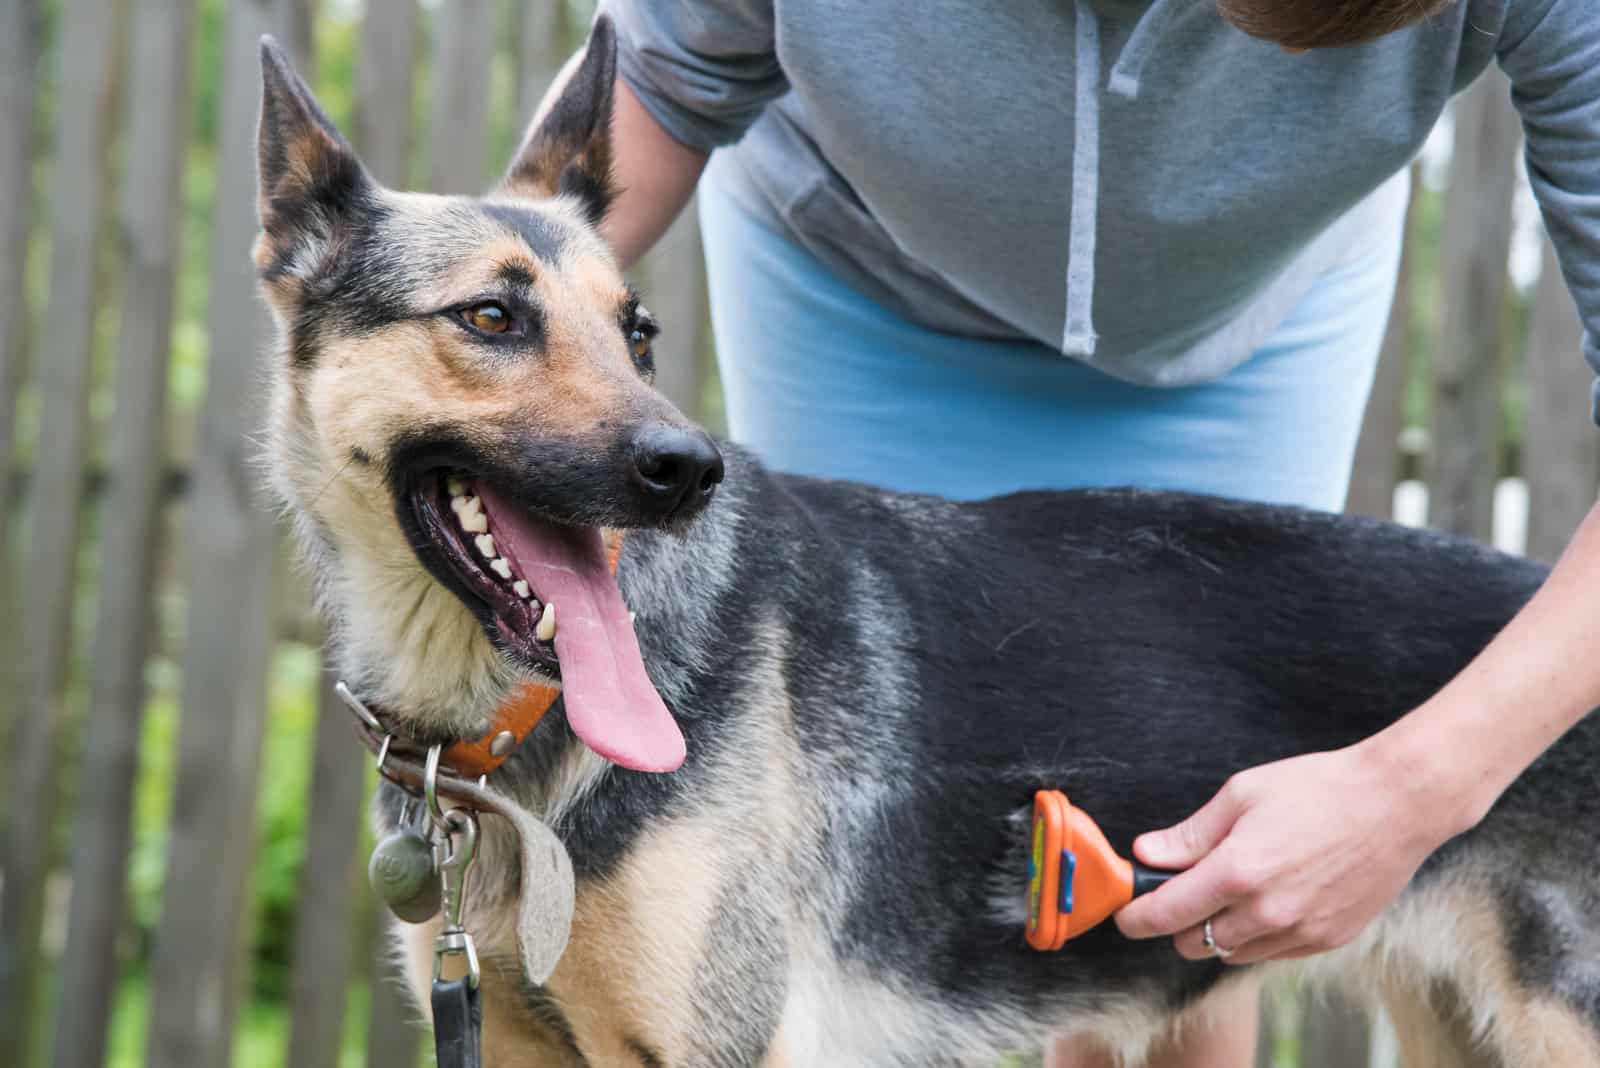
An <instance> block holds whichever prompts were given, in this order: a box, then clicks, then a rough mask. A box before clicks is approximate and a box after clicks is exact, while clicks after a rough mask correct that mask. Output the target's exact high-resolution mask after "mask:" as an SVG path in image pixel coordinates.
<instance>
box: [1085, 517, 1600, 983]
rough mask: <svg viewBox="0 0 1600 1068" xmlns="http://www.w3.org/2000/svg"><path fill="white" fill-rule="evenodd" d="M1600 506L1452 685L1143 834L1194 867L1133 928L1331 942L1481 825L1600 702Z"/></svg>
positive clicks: (1222, 940) (1250, 777) (1274, 944)
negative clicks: (1385, 723) (1386, 721)
mask: <svg viewBox="0 0 1600 1068" xmlns="http://www.w3.org/2000/svg"><path fill="white" fill-rule="evenodd" d="M1597 591H1600V506H1597V507H1596V508H1595V509H1594V510H1592V511H1590V513H1589V515H1588V516H1587V517H1586V518H1585V519H1584V521H1583V523H1582V524H1581V525H1580V526H1579V528H1578V531H1577V533H1576V534H1575V535H1574V537H1573V539H1572V542H1571V543H1570V544H1569V545H1568V547H1567V551H1566V552H1565V553H1564V554H1562V557H1561V560H1560V561H1559V562H1558V563H1557V564H1556V566H1555V569H1554V570H1553V571H1552V572H1551V573H1550V577H1549V578H1548V579H1547V580H1546V581H1545V584H1544V586H1543V587H1542V588H1541V589H1540V590H1539V592H1538V593H1537V594H1536V595H1535V596H1534V597H1533V599H1532V600H1530V601H1529V602H1528V604H1527V605H1526V606H1525V607H1524V608H1523V610H1522V611H1521V612H1519V613H1518V614H1517V615H1516V617H1515V618H1513V619H1512V621H1511V622H1510V623H1509V624H1508V625H1507V626H1506V628H1505V629H1504V630H1503V631H1502V632H1501V633H1500V634H1499V635H1498V636H1497V637H1496V638H1495V640H1494V641H1493V642H1491V643H1490V644H1489V646H1488V648H1486V649H1485V650H1484V651H1483V652H1482V653H1481V654H1480V655H1479V656H1478V657H1477V658H1476V659H1475V660H1473V661H1472V663H1471V664H1469V665H1468V666H1467V667H1466V669H1465V670H1463V671H1462V672H1461V673H1460V674H1459V675H1458V676H1456V678H1455V679H1453V680H1452V681H1451V682H1450V683H1449V684H1448V685H1447V686H1445V688H1444V689H1443V690H1441V691H1439V693H1438V694H1437V695H1436V696H1434V697H1433V698H1432V699H1431V700H1429V701H1428V702H1427V703H1426V704H1424V705H1422V706H1421V707H1420V708H1418V709H1416V710H1415V711H1413V712H1411V713H1410V714H1409V715H1407V716H1405V717H1403V718H1402V719H1400V720H1399V721H1397V722H1396V723H1394V724H1393V725H1392V726H1390V727H1389V728H1387V729H1386V730H1383V731H1381V732H1379V733H1378V734H1376V735H1374V736H1373V737H1371V738H1368V739H1367V740H1365V741H1363V742H1360V743H1358V744H1356V745H1353V746H1350V747H1349V748H1347V749H1341V750H1337V751H1335V752H1332V753H1314V754H1312V755H1310V756H1303V757H1295V758H1293V759H1290V760H1283V761H1279V762H1277V763H1275V764H1267V765H1264V766H1262V767H1259V768H1252V769H1250V770H1249V771H1245V772H1241V773H1240V774H1238V775H1235V776H1234V777H1233V778H1232V779H1230V780H1229V781H1228V783H1227V785H1226V786H1224V787H1223V789H1222V790H1221V792H1220V793H1218V795H1217V796H1216V798H1215V799H1213V800H1212V801H1211V802H1210V803H1209V804H1207V805H1206V806H1205V807H1204V808H1202V809H1201V810H1200V811H1199V812H1197V813H1195V814H1194V815H1193V816H1191V817H1190V818H1189V819H1187V820H1185V821H1184V822H1183V823H1180V824H1178V825H1176V826H1174V827H1170V828H1168V829H1166V830H1164V831H1159V832H1155V833H1153V834H1147V835H1144V836H1143V837H1141V838H1140V839H1139V840H1138V841H1137V842H1135V843H1134V851H1135V853H1136V854H1137V855H1138V857H1139V859H1140V860H1142V861H1144V862H1145V863H1146V864H1150V865H1152V866H1154V867H1165V868H1185V867H1189V866H1190V865H1193V867H1190V868H1189V870H1188V871H1186V872H1185V873H1184V874H1183V875H1180V876H1179V877H1177V878H1176V879H1174V880H1172V882H1170V883H1169V884H1167V885H1166V886H1165V887H1163V888H1162V889H1161V890H1159V891H1157V892H1155V893H1153V894H1151V895H1149V896H1148V897H1144V898H1140V899H1139V900H1137V901H1135V902H1134V903H1133V904H1131V905H1129V906H1128V907H1127V908H1125V909H1123V910H1122V912H1121V913H1119V914H1118V916H1117V924H1118V926H1120V927H1121V928H1122V931H1123V933H1124V934H1126V935H1128V936H1129V937H1130V938H1151V937H1155V936H1158V935H1167V934H1170V935H1176V936H1177V937H1176V943H1177V947H1178V951H1179V952H1180V953H1182V954H1183V955H1184V956H1186V957H1193V958H1197V959H1198V958H1200V957H1204V956H1207V955H1208V951H1207V950H1206V948H1205V947H1204V945H1203V944H1202V941H1201V925H1202V924H1204V923H1205V921H1206V920H1207V919H1210V920H1212V934H1213V937H1214V938H1215V940H1216V943H1217V944H1218V945H1220V946H1222V947H1224V948H1225V949H1228V950H1232V951H1233V952H1232V954H1231V955H1230V956H1229V958H1228V960H1229V963H1239V964H1248V963H1252V962H1255V961H1260V960H1271V959H1280V958H1288V957H1299V956H1306V955H1308V954H1311V953H1320V952H1322V951H1324V950H1328V949H1332V948H1334V947H1336V946H1340V945H1343V944H1344V943H1346V942H1348V941H1350V940H1351V939H1353V938H1354V937H1355V936H1356V935H1357V934H1359V933H1360V931H1361V930H1362V928H1364V927H1365V926H1366V925H1367V924H1368V923H1370V922H1371V921H1372V920H1373V919H1374V918H1375V917H1376V916H1377V914H1378V913H1379V912H1380V911H1382V909H1383V908H1384V907H1385V906H1387V905H1388V904H1389V903H1390V902H1391V901H1393V900H1394V898H1395V897H1396V896H1397V895H1398V894H1399V892H1400V890H1401V889H1402V888H1403V887H1404V886H1405V884H1406V883H1407V882H1408V881H1409V880H1410V879H1411V876H1412V875H1413V874H1415V873H1416V870H1417V868H1418V867H1419V866H1420V865H1421V864H1422V861H1423V860H1424V859H1425V858H1426V857H1427V856H1428V854H1429V853H1431V852H1433V851H1434V850H1435V849H1437V848H1438V847H1439V846H1440V845H1442V844H1444V842H1445V841H1447V840H1448V839H1450V838H1451V837H1453V836H1455V835H1457V834H1459V833H1461V832H1462V831H1464V830H1467V829H1468V828H1470V827H1472V826H1473V825H1474V824H1476V823H1477V822H1478V821H1479V820H1480V819H1482V818H1483V816H1484V814H1485V813H1486V812H1488V810H1489V808H1490V806H1491V805H1493V803H1494V801H1495V799H1496V798H1497V797H1499V796H1500V794H1501V793H1502V792H1503V791H1504V790H1505V788H1506V787H1507V786H1509V785H1510V784H1511V782H1512V781H1513V780H1514V779H1515V778H1516V777H1517V776H1518V775H1520V774H1521V773H1522V771H1523V770H1524V769H1525V768H1527V766H1528V765H1529V764H1531V763H1532V762H1533V761H1534V760H1535V759H1536V758H1537V757H1538V756H1539V754H1540V753H1542V752H1544V750H1545V749H1546V748H1548V747H1549V746H1550V745H1551V744H1552V743H1554V742H1555V741H1556V739H1558V738H1560V737H1561V735H1562V734H1564V733H1566V731H1567V730H1569V729H1570V728H1571V727H1572V726H1573V724H1575V723H1577V722H1578V721H1579V720H1580V719H1582V718H1583V717H1584V716H1585V715H1587V714H1588V712H1589V711H1590V710H1591V709H1592V708H1594V707H1595V706H1596V705H1600V629H1597V628H1596V627H1595V625H1594V606H1595V600H1596V592H1597Z"/></svg>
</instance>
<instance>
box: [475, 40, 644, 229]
mask: <svg viewBox="0 0 1600 1068" xmlns="http://www.w3.org/2000/svg"><path fill="white" fill-rule="evenodd" d="M562 77H563V78H564V80H558V83H557V84H558V85H559V86H560V89H559V90H558V92H557V95H556V97H555V99H554V100H553V101H552V100H546V102H545V106H544V107H542V108H541V109H540V114H539V115H538V116H536V117H535V118H534V120H533V125H532V126H531V127H530V128H529V129H528V133H527V135H526V136H525V137H524V138H523V139H522V147H520V148H518V149H517V154H516V155H515V156H514V157H513V158H512V160H511V167H510V169H509V170H508V171H507V172H506V177H505V181H504V182H502V183H501V189H502V190H503V191H505V192H507V193H511V194H514V195H520V196H535V197H553V196H556V195H558V194H569V195H572V196H575V197H577V198H578V199H579V200H580V201H582V203H583V210H584V213H585V214H586V215H587V216H588V217H589V221H590V222H591V223H593V224H596V225H598V224H599V222H600V220H601V219H602V218H604V217H605V214H606V209H607V208H608V207H610V206H611V197H612V195H613V193H614V192H615V190H614V189H613V187H612V185H611V87H612V84H613V83H614V82H615V81H616V77H617V33H616V30H615V29H614V28H613V27H612V25H611V19H610V18H609V17H607V16H606V15H600V16H598V17H597V18H596V19H595V20H594V26H593V28H591V29H590V30H589V43H588V45H587V46H586V47H585V48H584V52H583V58H582V59H581V60H580V61H578V65H577V67H576V68H575V69H574V68H570V67H569V69H568V70H567V71H563V72H562Z"/></svg>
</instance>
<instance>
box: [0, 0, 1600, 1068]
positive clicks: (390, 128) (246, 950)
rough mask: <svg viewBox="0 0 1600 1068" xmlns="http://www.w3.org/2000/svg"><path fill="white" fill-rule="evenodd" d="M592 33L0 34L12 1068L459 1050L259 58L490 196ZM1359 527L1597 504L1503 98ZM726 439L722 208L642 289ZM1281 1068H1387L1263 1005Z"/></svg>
mask: <svg viewBox="0 0 1600 1068" xmlns="http://www.w3.org/2000/svg"><path fill="white" fill-rule="evenodd" d="M591 14H592V3H590V2H589V0H570V2H564V0H422V2H420V3H418V2H415V0H366V2H364V3H363V2H362V0H0V476H4V481H0V491H3V494H4V495H3V496H0V548H3V550H4V552H3V560H0V562H3V563H4V565H5V566H4V567H3V568H0V738H3V739H4V740H5V745H4V747H3V748H0V770H3V774H4V782H3V784H0V804H3V805H4V808H3V809H0V832H3V837H0V1065H4V1066H7V1068H34V1066H43V1065H51V1066H63V1068H65V1066H73V1068H91V1066H99V1065H102V1064H110V1065H116V1066H119V1068H122V1066H132V1065H140V1064H148V1065H159V1066H180V1065H181V1066H210V1065H227V1064H236V1065H243V1066H251V1068H254V1066H267V1065H283V1064H291V1065H294V1066H296V1068H325V1066H332V1065H335V1064H337V1065H339V1066H341V1068H356V1066H361V1065H371V1066H374V1068H378V1066H382V1068H396V1066H409V1065H415V1064H419V1063H425V1061H426V1059H427V1058H428V1056H429V1054H428V1052H427V1051H426V1050H424V1049H423V1047H424V1046H425V1045H426V1043H425V1042H424V1041H422V1037H423V1036H422V1033H421V1031H420V1030H419V1029H418V1028H417V1026H416V1024H415V1016H414V1013H413V1012H412V1011H411V1009H410V1008H409V1007H408V1006H407V1005H406V1004H405V1003H404V1001H403V1000H402V999H401V997H400V995H399V992H398V989H397V988H396V987H395V985H394V980H393V973H392V971H391V968H390V965H389V962H388V960H387V957H386V955H385V953H384V951H383V948H382V945H381V939H380V937H379V935H378V930H379V918H378V915H377V911H376V907H375V905H374V902H373V900H372V898H371V895H370V894H369V893H368V892H367V889H366V884H365V879H364V877H363V871H364V868H365V863H366V857H367V848H366V847H367V846H368V845H369V843H368V841H367V831H366V826H365V817H364V813H365V806H366V803H367V798H368V797H369V795H370V791H371V789H372V787H373V778H374V777H373V774H372V772H371V768H370V761H369V760H367V759H366V758H365V756H364V755H363V753H362V751H361V750H359V749H358V748H357V746H356V745H355V743H354V740H353V736H352V734H351V731H350V729H349V725H348V722H347V714H346V713H345V712H344V711H343V710H342V709H340V708H339V707H337V706H336V705H335V704H334V703H333V702H332V701H331V699H330V693H329V686H330V682H331V680H330V679H329V677H328V676H327V675H326V673H324V672H323V670H322V657H321V653H320V646H321V638H322V635H321V631H320V628H319V625H318V623H317V620H316V619H315V617H314V614H313V613H312V611H311V607H310V603H309V596H308V593H307V590H306V587H305V584H304V582H303V580H302V578H301V576H299V575H298V574H297V572H296V570H295V568H294V566H293V564H292V560H291V557H290V555H289V553H288V552H287V550H286V547H285V542H284V532H283V531H282V529H281V528H280V526H279V525H278V523H277V522H276V520H275V517H274V516H273V515H272V514H271V513H270V511H268V510H267V509H266V508H264V507H263V506H262V504H261V502H260V500H259V498H258V497H257V496H256V493H255V489H256V486H257V485H258V483H259V481H260V479H259V475H258V472H257V471H256V470H255V468H254V467H253V464H254V462H255V461H254V456H255V443H254V442H255V437H256V434H257V432H258V430H259V427H260V425H261V419H262V391H261V389H260V387H261V385H262V377H263V364H262V360H263V352H264V345H265V343H266V337H267V322H266V318H265V314H264V312H263V311H262V310H261V308H260V306H259V305H258V303H257V301H256V298H255V295H254V278H253V274H252V270H251V265H250V261H249V246H250V242H251V240H252V238H253V236H254V227H255V219H254V177H253V167H254V163H253V150H254V141H253V138H254V125H255V118H256V105H257V94H258V71H257V63H256V41H257V38H258V37H259V36H260V34H262V33H273V34H275V35H276V36H277V37H278V39H279V40H280V41H281V42H282V43H284V45H285V46H286V47H287V48H289V50H290V51H291V52H292V53H293V54H294V55H295V56H296V59H297V62H298V64H299V66H300V68H301V70H302V71H303V72H305V73H306V75H307V76H308V78H309V79H310V80H311V81H312V83H313V84H314V86H315V88H316V90H317V93H318V95H319V96H320V98H321V100H322V101H323V103H324V105H325V106H326V108H327V109H328V111H329V112H330V114H331V115H332V117H333V118H334V120H335V121H336V122H337V123H338V124H339V125H340V126H341V128H342V129H343V130H345V131H346V133H347V134H348V135H349V136H350V137H351V139H352V140H353V142H354V143H355V145H356V147H357V149H358V151H360V152H361V153H362V155H363V157H364V158H365V160H366V161H367V163H368V165H369V167H370V168H371V169H372V170H373V172H374V173H375V174H376V175H377V177H378V178H379V179H380V180H382V181H384V182H386V183H387V184H390V185H394V186H406V187H411V188H419V189H430V190H437V191H445V192H477V191H481V190H482V189H484V188H485V187H486V186H487V185H488V184H489V182H490V181H491V180H492V178H493V177H494V176H495V175H496V174H497V173H498V172H499V169H500V168H501V167H502V166H503V165H504V163H505V160H506V158H507V156H508V155H509V153H510V151H511V148H512V147H513V145H514V144H515V141H516V139H517V137H518V136H519V134H520V132H521V130H522V127H523V125H524V123H525V122H526V120H527V118H528V117H529V116H530V115H531V113H532V111H533V108H534V105H535V103H536V102H537V100H538V99H539V98H540V96H541V95H542V93H543V91H544V89H545V87H546V86H547V85H548V84H549V81H550V79H551V77H552V76H553V74H554V72H555V70H556V69H557V67H558V66H559V64H560V63H561V61H562V60H563V59H564V58H565V57H566V56H567V55H568V54H570V52H571V51H572V50H573V49H574V48H576V47H577V45H578V43H579V42H580V40H581V37H582V33H583V30H584V27H585V26H586V25H587V22H588V19H589V17H590V15H591ZM1415 172H1416V178H1417V188H1418V192H1417V195H1416V197H1415V198H1414V201H1413V206H1412V212H1411V221H1410V236H1409V240H1408V245H1407V251H1406V263H1405V267H1404V270H1403V275H1402V289H1401V293H1400V297H1399V300H1398V301H1397V304H1396V310H1395V314H1394V316H1393V318H1392V320H1391V322H1390V324H1389V335H1388V342H1387V345H1386V349H1385V353H1384V357H1383V362H1382V365H1381V369H1380V373H1379V381H1378V384H1377V387H1376V389H1375V392H1374V400H1373V404H1372V408H1371V410H1370V412H1369V415H1368V419H1367V425H1366V427H1365V429H1364V431H1363V437H1362V444H1361V449H1360V455H1359V457H1358V461H1357V474H1356V480H1355V485H1354V488H1353V490H1352V494H1351V502H1350V507H1351V508H1352V510H1355V511H1361V512H1365V513H1368V514H1375V515H1382V516H1391V515H1393V516H1397V517H1398V518H1400V519H1402V521H1405V522H1411V523H1430V524H1432V525H1435V526H1439V527H1441V528H1444V529H1450V530H1455V531H1460V532H1465V533H1469V534H1472V535H1475V536H1477V537H1480V538H1483V539H1485V540H1493V541H1494V542H1495V543H1496V544H1498V545H1500V546H1501V547H1503V548H1506V549H1508V550H1510V551H1513V552H1528V553H1530V554H1532V555H1535V556H1541V557H1546V558H1548V557H1550V556H1551V555H1553V554H1554V553H1555V552H1557V551H1559V548H1560V546H1561V545H1562V543H1563V542H1564V540H1565V538H1566V537H1567V536H1568V535H1569V534H1570V533H1571V531H1572V530H1573V529H1574V527H1575V526H1576V525H1577V522H1578V520H1579V518H1581V516H1582V515H1583V513H1584V512H1585V511H1586V510H1587V508H1588V507H1589V505H1590V504H1591V503H1592V502H1593V501H1594V499H1595V493H1596V483H1597V476H1600V437H1597V435H1596V432H1595V430H1594V428H1593V427H1592V426H1591V425H1590V423H1589V381H1590V375H1589V373H1588V371H1587V370H1586V369H1585V367H1584V366H1583V363H1582V360H1581V358H1580V355H1579V332H1578V324H1577V318H1576V313H1575V311H1574V309H1573V307H1572V304H1571V301H1570V298H1569V297H1568V296H1567V294H1566V291H1565V289H1564V288H1563V287H1562V285H1561V283H1560V279H1559V276H1558V274H1557V272H1556V270H1555V268H1554V266H1553V260H1552V257H1551V253H1550V250H1549V246H1548V242H1547V241H1546V240H1545V238H1544V235H1543V232H1542V230H1541V228H1540V224H1539V220H1538V217H1537V212H1536V210H1535V209H1534V208H1533V206H1532V202H1531V200H1530V199H1529V198H1528V195H1527V191H1526V181H1525V178H1524V177H1523V175H1522V173H1521V163H1520V136H1519V133H1518V129H1517V124H1516V120H1515V118H1514V116H1513V115H1512V114H1511V112H1510V108H1509V105H1508V103H1507V97H1506V86H1505V83H1504V82H1503V80H1501V79H1500V78H1499V77H1498V76H1491V77H1488V78H1485V79H1483V80H1482V81H1481V82H1480V84H1479V85H1478V87H1476V88H1474V89H1473V90H1472V91H1470V92H1469V93H1468V94H1466V95H1465V96H1464V97H1462V98H1461V99H1460V100H1458V101H1457V103H1456V106H1455V107H1454V109H1453V112H1452V114H1451V116H1450V117H1448V118H1447V120H1446V121H1445V122H1444V123H1442V124H1441V126H1440V128H1439V130H1437V131H1436V132H1435V135H1434V137H1433V139H1432V140H1431V141H1430V143H1429V146H1428V148H1427V150H1426V151H1425V152H1424V154H1423V156H1422V158H1421V159H1420V160H1419V161H1418V163H1417V165H1416V168H1415ZM636 274H637V279H636V281H637V282H638V284H639V285H640V286H641V287H642V288H643V290H644V292H645V293H646V295H647V298H648V302H649V304H650V307H651V309H652V310H653V311H654V312H655V313H656V314H657V316H658V317H659V318H660V319H661V320H662V321H663V323H665V324H666V326H667V333H666V334H665V335H664V337H663V339H662V342H661V344H660V346H659V347H658V357H657V359H658V364H659V366H660V368H661V385H662V387H663V388H664V389H665V390H666V391H667V392H668V393H669V394H670V395H671V396H672V397H673V398H674V399H675V400H677V401H678V403H679V404H680V405H681V406H682V407H683V408H684V409H685V410H686V411H688V412H689V413H690V414H691V415H694V416H697V417H699V418H700V419H702V420H703V421H705V422H706V423H707V424H708V425H710V426H711V427H712V428H713V429H720V423H721V419H720V405H719V391H718V387H717V383H716V379H715V372H714V363H713V360H712V358H711V357H712V353H711V342H710V336H709V329H708V326H707V317H706V310H705V286H704V279H703V274H702V269H701V264H700V251H699V244H698V236H697V234H696V231H695V228H694V222H693V219H692V212H691V213H690V216H689V217H686V218H685V219H684V220H683V221H681V222H680V223H679V224H678V226H677V227H676V228H675V229H674V230H673V231H672V232H671V233H670V234H669V235H668V237H667V239H666V240H665V241H664V242H663V244H662V245H661V246H660V247H659V248H658V249H657V250H656V252H655V253H654V254H653V255H652V256H651V257H650V258H649V260H648V261H646V262H645V263H644V264H643V265H642V266H641V268H640V269H639V270H638V271H637V272H636ZM1264 1006H1265V1009H1266V1018H1267V1023H1268V1026H1267V1027H1266V1029H1265V1031H1264V1034H1263V1041H1262V1050H1261V1063H1262V1064H1263V1065H1269V1064H1277V1065H1279V1066H1281V1068H1319V1066H1321V1068H1331V1066H1335V1065H1337V1066H1339V1068H1364V1066H1367V1065H1383V1064H1387V1063H1391V1062H1392V1058H1393V1051H1392V1043H1390V1042H1389V1040H1388V1038H1387V1033H1386V1031H1385V1030H1384V1028H1383V1027H1382V1025H1381V1022H1379V1023H1378V1024H1375V1025H1374V1024H1369V1023H1368V1022H1367V1021H1364V1020H1363V1019H1361V1018H1360V1017H1359V1016H1358V1015H1355V1014H1354V1013H1352V1012H1351V1011H1350V1010H1349V1009H1347V1008H1343V1007H1340V1006H1339V1005H1337V1004H1324V1003H1321V1002H1317V1003H1311V1002H1306V1001H1303V1000H1302V999H1301V997H1300V996H1299V992H1298V991H1297V990H1295V989H1293V988H1290V987H1285V988H1281V989H1275V990H1272V991H1269V992H1268V993H1267V995H1266V997H1265V999H1264Z"/></svg>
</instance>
